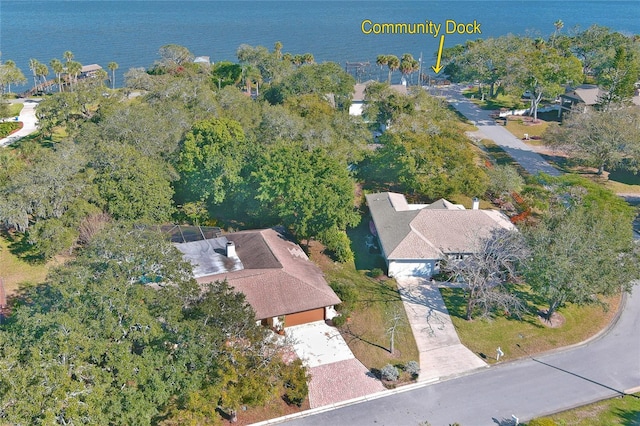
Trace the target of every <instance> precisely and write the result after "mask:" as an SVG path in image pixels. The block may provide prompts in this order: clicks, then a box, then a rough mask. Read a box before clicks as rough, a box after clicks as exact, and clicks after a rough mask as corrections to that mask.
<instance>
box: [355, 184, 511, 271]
mask: <svg viewBox="0 0 640 426" xmlns="http://www.w3.org/2000/svg"><path fill="white" fill-rule="evenodd" d="M399 196H400V197H402V198H404V196H402V194H395V193H388V192H383V193H377V194H368V195H367V196H366V198H367V204H368V205H369V209H370V211H371V216H372V218H373V221H374V223H375V225H376V231H377V233H378V238H379V240H380V244H381V245H382V249H383V251H384V254H385V256H386V257H387V259H394V260H398V259H413V260H417V259H439V258H442V257H444V255H446V254H457V253H471V252H473V250H474V247H475V242H476V241H477V239H478V238H481V237H484V236H486V235H488V234H489V232H490V231H491V230H492V229H494V228H496V227H503V228H513V224H511V222H510V221H509V219H508V218H507V217H506V216H504V215H503V214H502V213H500V212H499V211H497V210H465V209H464V208H462V209H461V208H460V206H459V205H456V204H452V203H450V202H449V201H447V200H444V199H441V200H438V201H436V202H434V203H432V204H430V205H427V206H425V207H424V208H421V209H419V210H411V206H410V205H409V204H407V203H406V200H405V202H404V204H403V203H402V202H399V200H398V197H399ZM392 200H393V203H392ZM395 205H398V206H400V207H401V210H397V209H395V208H394V206H395Z"/></svg>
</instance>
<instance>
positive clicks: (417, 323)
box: [396, 277, 487, 381]
mask: <svg viewBox="0 0 640 426" xmlns="http://www.w3.org/2000/svg"><path fill="white" fill-rule="evenodd" d="M396 281H397V282H398V289H399V290H400V295H401V297H402V302H403V303H404V308H405V310H406V311H407V317H408V318H409V324H410V325H411V330H412V331H413V336H414V338H415V339H416V344H417V345H418V351H419V352H420V376H419V380H420V381H432V380H434V379H436V380H437V379H443V378H446V377H452V376H459V375H462V374H466V373H469V372H471V371H474V370H477V369H479V368H483V367H487V364H486V363H485V362H484V361H482V360H481V359H480V358H479V357H477V356H476V355H475V354H474V353H473V352H471V351H470V350H469V349H467V348H466V347H465V346H464V345H462V343H460V339H459V338H458V333H456V330H455V327H454V326H453V323H452V322H451V317H450V316H449V312H448V311H447V307H446V306H445V304H444V300H442V296H441V294H440V290H438V283H436V282H433V283H432V282H431V281H430V280H427V279H425V278H418V277H398V278H396Z"/></svg>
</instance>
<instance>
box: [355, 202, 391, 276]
mask: <svg viewBox="0 0 640 426" xmlns="http://www.w3.org/2000/svg"><path fill="white" fill-rule="evenodd" d="M370 221H371V216H369V215H368V214H366V215H364V216H363V217H362V220H361V221H360V224H359V225H358V226H357V227H355V228H351V229H348V230H347V235H348V236H349V240H351V250H352V251H353V255H354V261H355V266H356V270H358V271H371V270H373V269H375V268H380V269H382V270H383V271H384V270H385V269H386V265H385V262H384V259H383V258H382V255H381V254H380V250H374V249H370V247H368V246H367V239H369V240H370V241H373V242H374V243H375V244H376V245H377V244H378V240H377V238H375V237H373V236H372V234H371V231H370V229H369V222H370Z"/></svg>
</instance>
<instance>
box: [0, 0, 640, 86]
mask: <svg viewBox="0 0 640 426" xmlns="http://www.w3.org/2000/svg"><path fill="white" fill-rule="evenodd" d="M639 18H640V1H638V0H633V1H612V0H609V1H605V0H601V1H566V0H564V1H563V0H558V1H519V0H508V1H503V0H493V1H480V0H477V1H452V0H446V1H444V0H443V1H419V2H418V1H416V2H407V1H391V0H388V1H340V2H324V1H153V0H148V1H107V0H93V1H31V0H22V1H0V52H2V58H1V59H2V60H8V59H11V60H14V61H15V62H16V63H17V65H18V66H19V67H20V68H21V69H22V71H23V73H24V74H25V75H27V76H28V74H29V69H28V62H29V58H36V59H38V60H39V61H41V62H44V63H47V64H48V63H49V61H50V60H51V59H52V58H59V59H62V54H63V52H64V51H66V50H71V51H72V52H73V53H74V55H75V60H77V61H79V62H81V63H82V64H85V65H86V64H91V63H98V64H100V65H102V66H103V67H106V64H107V63H108V62H110V61H115V62H117V63H118V64H119V66H120V69H119V70H118V73H117V82H118V83H119V84H121V83H122V75H123V73H124V72H125V71H126V70H128V69H129V68H131V67H148V66H150V65H151V64H152V63H153V62H154V61H155V60H157V59H158V55H157V52H158V48H159V47H160V46H162V45H164V44H168V43H177V44H181V45H184V46H186V47H188V48H189V49H190V50H191V51H192V52H193V53H194V54H195V55H205V56H210V57H211V60H212V61H215V62H217V61H220V60H232V61H235V60H236V56H235V51H236V49H237V48H238V46H239V45H240V44H242V43H247V44H250V45H264V46H267V47H269V48H270V49H272V48H273V45H274V43H275V42H276V41H281V42H282V43H283V46H284V47H283V52H291V53H294V54H295V53H306V52H310V53H312V54H313V55H314V57H315V59H316V61H317V62H322V61H336V62H338V63H341V64H342V65H344V64H345V62H346V61H351V62H356V61H370V62H371V63H372V64H373V63H375V58H376V56H377V55H379V54H395V55H397V56H400V55H402V54H403V53H411V54H413V55H414V56H415V57H416V58H418V57H420V55H421V54H422V55H423V58H424V61H423V63H424V64H425V67H427V68H428V67H429V66H430V65H433V61H434V58H433V57H434V53H435V51H436V50H437V48H438V42H439V39H438V38H436V37H433V36H432V35H429V34H421V35H407V34H404V35H391V34H387V35H373V34H372V35H365V34H363V33H362V31H361V24H362V21H363V20H365V19H369V20H371V21H372V22H378V23H386V22H389V23H395V22H408V23H415V22H424V21H425V20H426V21H434V22H436V23H444V22H445V20H447V19H452V20H455V21H457V22H461V23H468V22H473V21H474V20H476V21H477V22H479V23H480V25H481V27H480V28H481V30H482V34H472V35H447V36H446V38H445V46H452V45H454V44H457V43H462V42H464V41H465V40H467V39H475V38H477V37H490V36H499V35H502V34H507V33H514V34H520V35H525V34H531V35H533V36H536V37H537V36H541V37H545V38H546V37H548V36H549V35H550V34H552V33H553V31H554V26H553V23H554V22H555V21H556V20H558V19H562V20H563V21H564V24H565V27H564V29H563V32H565V33H567V32H570V31H571V30H572V29H573V28H574V27H575V26H579V27H580V28H583V29H584V28H586V27H588V26H590V25H591V24H594V23H597V24H599V25H603V26H607V27H609V28H611V29H613V30H616V31H620V32H623V33H625V34H640V19H639ZM372 68H373V70H372V72H378V71H376V68H375V67H372Z"/></svg>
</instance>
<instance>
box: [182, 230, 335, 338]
mask: <svg viewBox="0 0 640 426" xmlns="http://www.w3.org/2000/svg"><path fill="white" fill-rule="evenodd" d="M175 246H176V247H177V248H178V250H180V251H181V252H182V253H183V257H184V259H185V260H188V261H189V262H191V264H192V265H193V273H194V276H195V278H196V280H197V281H198V283H200V284H206V283H210V282H214V281H223V280H227V282H228V284H229V285H230V286H232V287H233V288H234V289H235V290H236V291H239V292H241V293H243V294H244V295H245V297H246V300H247V302H248V303H249V304H250V305H251V307H253V309H254V311H255V313H256V319H257V320H259V321H261V322H262V323H263V324H265V325H269V326H273V327H277V326H278V325H279V324H280V320H279V318H280V319H282V318H283V317H284V323H285V325H286V326H287V327H289V326H293V325H299V324H304V323H308V322H313V321H323V320H325V319H331V318H332V317H333V315H334V310H333V306H334V305H337V304H339V303H340V302H341V301H340V299H339V298H338V296H337V295H336V294H335V293H334V291H333V290H332V289H331V287H329V285H328V284H327V282H326V280H325V279H324V275H323V273H322V271H321V270H320V268H318V267H317V266H316V265H315V264H314V263H312V262H311V261H310V260H309V258H308V257H307V255H306V254H305V252H304V251H303V250H302V248H300V246H299V245H298V244H296V243H294V242H293V241H291V240H290V239H289V238H287V237H286V236H285V235H284V233H283V232H281V231H280V230H278V229H262V230H250V231H240V232H234V233H230V234H225V235H223V236H220V237H217V238H209V239H203V240H200V241H193V242H188V243H178V244H175Z"/></svg>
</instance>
